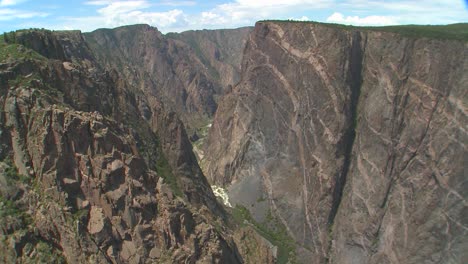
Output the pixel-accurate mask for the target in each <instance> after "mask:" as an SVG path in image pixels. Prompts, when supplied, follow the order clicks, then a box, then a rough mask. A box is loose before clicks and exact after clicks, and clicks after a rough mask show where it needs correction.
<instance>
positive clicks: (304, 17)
mask: <svg viewBox="0 0 468 264" xmlns="http://www.w3.org/2000/svg"><path fill="white" fill-rule="evenodd" d="M288 19H289V20H294V21H310V19H309V18H308V17H306V16H302V17H299V18H296V17H290V18H288Z"/></svg>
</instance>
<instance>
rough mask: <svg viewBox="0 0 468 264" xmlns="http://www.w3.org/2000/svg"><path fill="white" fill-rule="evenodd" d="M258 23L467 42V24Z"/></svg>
mask: <svg viewBox="0 0 468 264" xmlns="http://www.w3.org/2000/svg"><path fill="white" fill-rule="evenodd" d="M259 22H274V23H298V24H317V25H323V26H327V27H333V28H340V29H344V30H360V31H380V32H390V33H397V34H400V35H402V36H404V37H408V38H431V39H450V40H461V41H468V23H457V24H449V25H399V26H383V27H359V26H350V25H342V24H333V23H321V22H315V21H295V20H262V21H259Z"/></svg>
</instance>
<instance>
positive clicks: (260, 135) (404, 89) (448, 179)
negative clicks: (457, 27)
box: [204, 22, 468, 263]
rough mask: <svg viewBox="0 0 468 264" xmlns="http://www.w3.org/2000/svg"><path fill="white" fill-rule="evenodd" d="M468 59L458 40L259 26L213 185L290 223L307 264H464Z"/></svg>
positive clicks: (232, 98) (224, 114) (223, 134)
mask: <svg viewBox="0 0 468 264" xmlns="http://www.w3.org/2000/svg"><path fill="white" fill-rule="evenodd" d="M467 54H468V46H467V44H466V42H464V41H458V40H452V41H449V40H436V39H428V38H407V37H402V36H401V35H398V34H395V33H383V32H373V31H362V30H359V29H345V28H338V27H333V26H327V25H320V24H312V23H308V24H307V23H281V22H259V23H257V24H256V27H255V29H254V31H253V32H252V34H251V35H250V38H249V41H248V42H247V47H246V50H245V53H244V59H243V63H242V73H241V81H240V83H239V84H238V85H237V86H235V87H234V88H233V90H232V92H231V93H229V94H227V95H226V96H225V97H224V98H223V100H222V102H221V103H220V104H219V108H218V110H217V112H216V116H215V119H214V122H213V126H212V128H211V130H210V133H209V138H208V143H207V146H208V147H207V149H206V151H205V154H206V155H205V157H204V162H205V167H204V168H205V173H206V175H207V177H208V178H209V180H210V181H211V182H212V183H213V184H216V185H220V186H226V187H227V188H228V193H229V198H230V201H231V203H232V204H233V205H234V204H242V205H244V206H245V207H246V208H248V209H249V210H250V211H251V213H252V215H253V216H254V217H255V218H256V219H257V220H258V221H264V219H265V217H266V216H267V215H268V214H270V213H273V214H274V215H275V216H277V217H278V218H279V219H280V220H281V222H282V224H283V225H284V226H285V227H286V229H287V232H288V233H289V235H290V236H291V237H292V238H293V239H294V241H295V242H296V243H297V254H298V258H299V260H300V261H301V262H304V263H306V262H308V263H309V262H310V261H311V262H312V263H325V262H331V263H421V262H423V261H426V262H427V263H441V262H448V263H462V262H464V261H466V259H467V255H466V253H465V252H466V248H467V240H466V238H465V237H466V232H467V230H468V229H467V226H468V223H467V217H466V209H467V205H466V199H467V196H468V193H467V191H466V190H467V189H466V177H467V175H466V172H465V171H466V170H465V167H466V166H465V164H464V163H465V162H464V160H465V158H464V157H465V156H466V155H467V152H466V142H467V139H468V138H467V133H466V124H467V109H466V104H467V100H468V98H467V89H466V88H467V83H468V81H467V80H468V75H467V74H466V72H467V66H468V64H467V61H468V60H467ZM265 199H266V201H265ZM464 249H465V250H464Z"/></svg>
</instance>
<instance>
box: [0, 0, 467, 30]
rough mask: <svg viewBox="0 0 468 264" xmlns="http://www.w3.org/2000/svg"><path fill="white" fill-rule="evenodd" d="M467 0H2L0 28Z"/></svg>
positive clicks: (349, 10) (416, 14) (181, 26)
mask: <svg viewBox="0 0 468 264" xmlns="http://www.w3.org/2000/svg"><path fill="white" fill-rule="evenodd" d="M467 2H468V0H465V1H463V0H387V1H382V0H214V1H199V0H160V1H151V0H126V1H124V0H68V1H63V0H48V1H46V0H44V1H41V0H0V32H5V31H11V30H16V29H22V28H31V27H36V28H48V29H57V30H61V29H80V30H82V31H85V32H87V31H92V30H95V29H97V28H112V27H117V26H122V25H129V24H139V23H145V24H150V25H152V26H155V27H157V28H158V29H159V30H160V31H162V32H163V33H166V32H174V31H175V32H180V31H184V30H189V29H204V28H207V29H214V28H235V27H241V26H252V25H254V23H255V21H258V20H262V19H296V20H314V21H321V22H333V23H342V24H353V25H376V26H380V25H396V24H449V23H457V22H468V4H467Z"/></svg>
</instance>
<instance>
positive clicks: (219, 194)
mask: <svg viewBox="0 0 468 264" xmlns="http://www.w3.org/2000/svg"><path fill="white" fill-rule="evenodd" d="M211 189H213V193H214V195H215V196H217V197H219V198H221V200H223V203H224V205H226V206H229V207H232V205H231V203H230V202H229V196H228V194H227V192H226V190H225V189H223V188H222V187H218V186H216V185H211Z"/></svg>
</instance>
